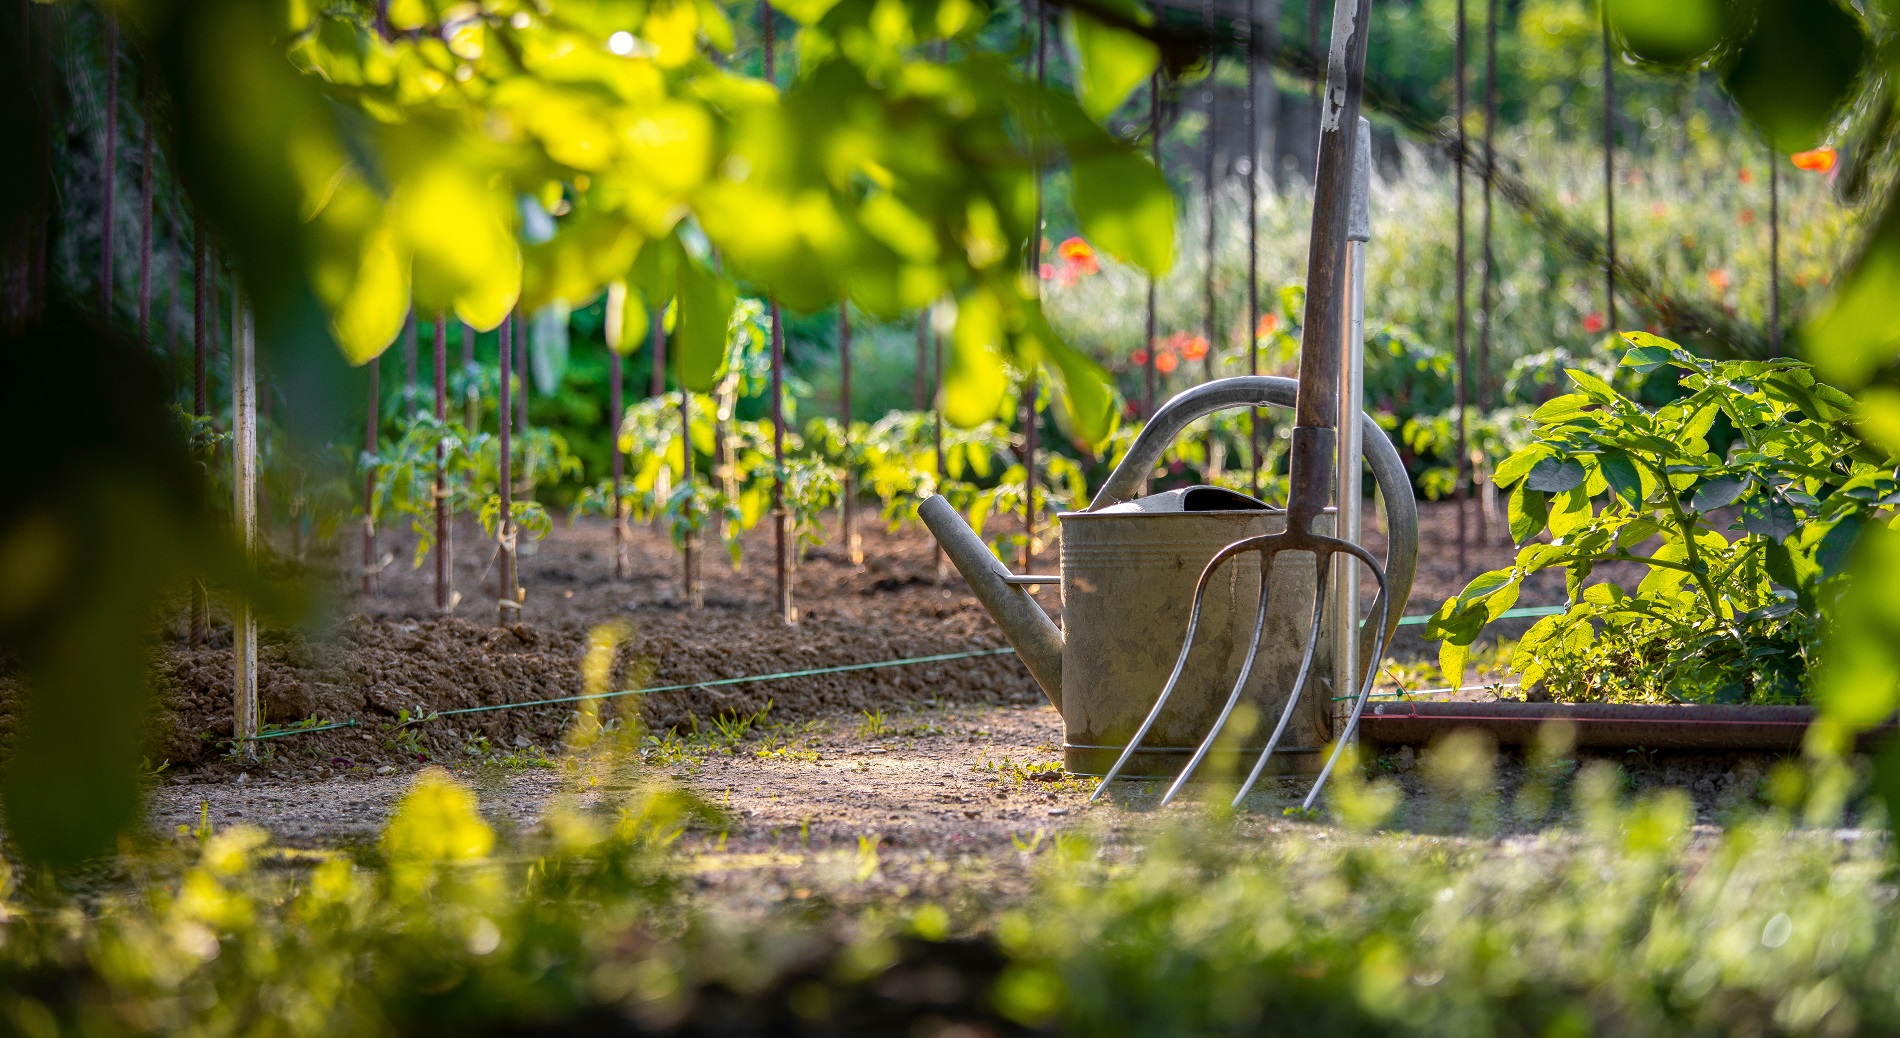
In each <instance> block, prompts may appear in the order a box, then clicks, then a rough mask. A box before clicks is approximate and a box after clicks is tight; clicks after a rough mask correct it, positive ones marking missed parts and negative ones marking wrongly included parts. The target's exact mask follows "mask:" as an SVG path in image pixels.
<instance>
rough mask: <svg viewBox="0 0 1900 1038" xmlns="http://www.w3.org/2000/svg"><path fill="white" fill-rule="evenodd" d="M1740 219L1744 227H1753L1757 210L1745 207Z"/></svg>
mask: <svg viewBox="0 0 1900 1038" xmlns="http://www.w3.org/2000/svg"><path fill="white" fill-rule="evenodd" d="M1738 219H1739V220H1740V222H1741V225H1742V226H1743V227H1752V226H1754V223H1755V210H1753V209H1744V210H1742V215H1741V216H1740V217H1739V218H1738Z"/></svg>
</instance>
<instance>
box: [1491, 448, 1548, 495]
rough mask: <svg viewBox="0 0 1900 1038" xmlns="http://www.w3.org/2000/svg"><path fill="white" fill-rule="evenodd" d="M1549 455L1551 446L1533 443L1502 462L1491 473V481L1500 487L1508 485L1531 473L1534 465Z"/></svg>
mask: <svg viewBox="0 0 1900 1038" xmlns="http://www.w3.org/2000/svg"><path fill="white" fill-rule="evenodd" d="M1548 457H1550V448H1549V447H1546V446H1544V445H1543V444H1541V443H1533V444H1531V445H1530V446H1528V447H1524V448H1523V449H1521V450H1519V451H1518V452H1517V453H1515V454H1512V455H1511V456H1510V457H1508V458H1505V459H1504V460H1503V461H1502V462H1500V463H1499V464H1498V467H1497V470H1496V471H1495V472H1493V473H1491V481H1492V482H1493V483H1495V484H1497V485H1498V486H1500V487H1508V486H1510V485H1511V484H1513V483H1515V482H1517V481H1518V480H1520V479H1523V478H1524V477H1525V476H1527V475H1529V474H1530V471H1531V468H1532V466H1534V465H1536V464H1537V463H1538V462H1540V461H1542V460H1544V459H1545V458H1548Z"/></svg>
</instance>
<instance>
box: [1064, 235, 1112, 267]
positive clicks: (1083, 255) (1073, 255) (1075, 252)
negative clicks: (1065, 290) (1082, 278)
mask: <svg viewBox="0 0 1900 1038" xmlns="http://www.w3.org/2000/svg"><path fill="white" fill-rule="evenodd" d="M1056 255H1058V256H1060V257H1062V259H1063V261H1064V262H1065V263H1067V264H1068V265H1069V269H1070V270H1072V271H1074V272H1075V273H1077V274H1081V275H1088V274H1099V273H1101V270H1102V265H1101V262H1100V261H1099V260H1097V259H1096V256H1095V250H1094V249H1093V248H1092V247H1090V245H1089V243H1088V242H1085V241H1083V240H1082V239H1080V238H1070V239H1068V240H1066V241H1064V242H1063V243H1062V244H1061V245H1059V246H1057V247H1056Z"/></svg>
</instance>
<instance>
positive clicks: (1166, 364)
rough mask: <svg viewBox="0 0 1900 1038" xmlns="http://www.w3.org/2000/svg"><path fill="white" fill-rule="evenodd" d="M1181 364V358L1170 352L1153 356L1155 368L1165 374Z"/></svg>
mask: <svg viewBox="0 0 1900 1038" xmlns="http://www.w3.org/2000/svg"><path fill="white" fill-rule="evenodd" d="M1180 366H1181V358H1179V357H1177V356H1175V355H1174V354H1172V353H1163V354H1161V355H1160V356H1158V357H1156V358H1155V370H1156V371H1159V372H1161V373H1162V374H1163V375H1166V374H1168V373H1170V372H1172V371H1173V370H1174V369H1175V368H1178V367H1180Z"/></svg>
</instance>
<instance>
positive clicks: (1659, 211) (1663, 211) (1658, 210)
mask: <svg viewBox="0 0 1900 1038" xmlns="http://www.w3.org/2000/svg"><path fill="white" fill-rule="evenodd" d="M1649 215H1651V216H1658V217H1661V216H1668V215H1669V207H1668V206H1666V205H1664V204H1662V203H1661V202H1651V203H1649Z"/></svg>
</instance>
